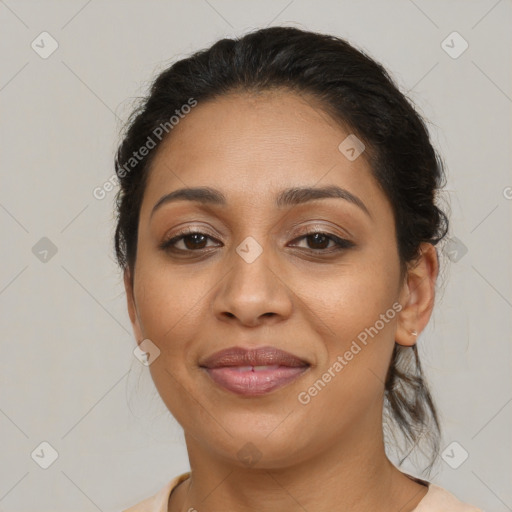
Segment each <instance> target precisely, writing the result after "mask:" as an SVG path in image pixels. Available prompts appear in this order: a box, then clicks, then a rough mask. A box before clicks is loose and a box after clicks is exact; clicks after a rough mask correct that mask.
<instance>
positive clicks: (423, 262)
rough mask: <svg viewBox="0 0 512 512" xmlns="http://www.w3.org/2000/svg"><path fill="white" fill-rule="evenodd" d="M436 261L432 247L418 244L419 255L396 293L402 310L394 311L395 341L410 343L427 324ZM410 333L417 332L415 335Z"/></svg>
mask: <svg viewBox="0 0 512 512" xmlns="http://www.w3.org/2000/svg"><path fill="white" fill-rule="evenodd" d="M438 271H439V264H438V259H437V253H436V249H435V247H434V246H433V245H432V244H430V243H426V242H425V243H423V244H421V246H420V255H419V257H418V259H417V260H416V261H415V263H414V264H413V266H412V267H410V268H409V269H408V270H407V275H406V276H405V279H404V284H403V286H402V290H401V292H400V298H399V301H400V304H402V310H401V311H400V313H399V314H398V326H397V330H396V333H395V342H396V343H397V344H398V345H403V346H408V347H410V346H412V345H414V344H415V343H416V340H417V338H418V335H419V333H420V332H421V331H422V330H423V329H424V328H425V326H426V325H427V323H428V321H429V319H430V316H431V314H432V310H433V309H434V299H435V285H436V279H437V275H438ZM414 332H416V333H417V334H416V335H415V334H414Z"/></svg>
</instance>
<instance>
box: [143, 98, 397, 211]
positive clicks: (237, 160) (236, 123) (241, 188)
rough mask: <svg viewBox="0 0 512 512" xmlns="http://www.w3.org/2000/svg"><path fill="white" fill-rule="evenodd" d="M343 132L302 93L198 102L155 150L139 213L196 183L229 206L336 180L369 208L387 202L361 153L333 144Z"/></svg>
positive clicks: (346, 132)
mask: <svg viewBox="0 0 512 512" xmlns="http://www.w3.org/2000/svg"><path fill="white" fill-rule="evenodd" d="M349 135H351V133H350V130H349V129H347V128H344V127H342V126H341V125H340V123H338V122H336V121H335V120H334V119H333V118H332V117H330V116H329V115H328V114H327V113H326V112H325V111H324V110H323V109H322V108H321V106H320V104H319V103H318V101H317V100H316V99H315V98H313V97H311V96H306V95H302V94H301V95H298V94H295V93H291V92H285V91H270V92H269V91H266V92H264V93H258V94H244V93H241V94H229V95H226V96H222V97H218V98H216V99H214V100H209V101H206V102H203V103H201V102H199V103H198V105H197V106H196V107H194V108H193V109H192V111H191V112H190V113H189V114H187V115H185V116H184V117H183V118H182V119H180V121H179V123H178V124H177V125H175V126H174V127H173V129H172V132H171V133H170V135H169V136H168V138H167V139H166V140H164V142H163V143H162V145H161V146H160V148H159V149H158V153H157V155H155V159H154V160H153V164H152V167H151V170H150V175H149V179H148V182H147V185H146V190H145V194H144V201H143V206H142V211H141V217H144V216H149V214H150V210H151V208H152V207H153V205H154V204H155V203H156V202H157V201H158V200H159V199H160V197H161V196H162V195H163V194H166V193H169V192H171V191H173V190H176V189H178V188H183V187H195V186H210V187H212V188H216V189H220V190H222V191H223V193H224V195H225V196H226V198H227V202H228V203H229V204H232V205H238V206H240V205H244V206H248V205H254V206H257V205H259V206H260V207H264V206H265V205H268V206H269V207H272V208H273V207H274V197H275V196H277V194H278V193H279V191H280V190H282V189H284V188H289V187H300V186H310V187H313V186H325V185H332V184H335V185H339V186H341V187H343V188H345V189H347V190H349V191H350V192H351V193H353V194H354V195H357V196H359V197H364V198H365V199H363V201H364V202H365V203H366V205H367V207H368V209H369V210H373V211H377V210H378V209H379V207H380V208H389V205H386V198H385V197H384V195H383V194H382V192H381V190H380V187H379V186H378V184H377V182H376V181H375V179H374V178H373V176H372V174H371V172H370V168H369V165H368V163H367V161H366V159H365V158H364V152H363V153H362V155H361V156H360V157H358V158H356V159H355V160H349V159H348V158H347V157H346V156H345V154H343V153H342V152H341V151H340V149H339V145H340V144H341V143H342V142H343V141H344V140H345V139H346V138H347V137H348V136H349ZM379 203H380V204H379Z"/></svg>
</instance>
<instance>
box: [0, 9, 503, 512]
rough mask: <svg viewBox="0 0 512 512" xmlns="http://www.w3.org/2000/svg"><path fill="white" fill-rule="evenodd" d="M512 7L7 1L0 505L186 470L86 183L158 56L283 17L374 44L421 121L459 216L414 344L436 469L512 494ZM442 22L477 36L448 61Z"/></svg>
mask: <svg viewBox="0 0 512 512" xmlns="http://www.w3.org/2000/svg"><path fill="white" fill-rule="evenodd" d="M511 21H512V5H511V2H510V0H501V1H496V0H485V1H483V0H482V1H472V2H468V1H441V0H438V1H420V0H416V1H415V2H413V1H410V0H407V1H406V0H402V1H398V0H395V1H386V2H382V1H377V0H375V1H359V2H346V1H338V2H335V1H325V0H324V1H318V0H317V1H315V2H305V1H300V0H292V1H290V0H283V1H273V2H271V1H258V2H256V1H252V2H240V1H239V2H236V1H224V0H209V1H206V0H193V1H188V2H178V1H168V2H163V1H154V0H153V1H146V2H142V1H137V2H134V1H126V0H124V1H120V0H119V1H101V0H91V1H85V0H80V1H67V2H61V1H53V2H52V1H37V2H36V1H32V2H29V1H15V0H5V1H0V22H1V30H0V40H1V43H2V47H1V52H2V74H1V79H0V106H1V124H0V130H1V133H0V144H1V155H2V160H1V187H0V226H1V229H2V243H1V256H2V260H1V261H2V264H1V268H0V321H1V327H2V328H1V336H2V341H1V343H2V344H1V349H2V350H1V354H2V357H1V358H0V436H1V437H0V446H1V458H2V459H1V464H0V510H3V511H28V510H38V511H42V510H52V511H54V512H64V511H67V510H84V511H95V510H101V511H105V512H107V511H115V510H120V509H122V508H124V507H127V506H129V505H132V504H134V503H136V502H138V501H140V500H142V499H143V498H145V497H147V496H149V495H151V494H153V493H155V492H157V491H158V490H159V489H160V488H161V487H162V486H163V485H164V484H165V483H166V482H168V481H169V480H170V479H171V478H172V477H174V476H175V475H177V474H179V473H181V472H183V471H186V470H188V469H189V466H188V458H187V453H186V448H185V445H184V441H183V433H182V430H181V427H180V426H179V425H178V424H177V423H176V422H175V420H173V418H172V417H171V416H170V414H169V413H168V412H167V410H166V409H165V406H164V405H163V404H162V403H161V401H160V398H159V396H158V395H157V393H156V391H155V389H154V386H153V384H152V381H151V379H150V376H149V371H148V369H147V368H146V367H144V366H143V365H142V364H141V363H140V362H139V361H138V360H137V359H136V358H135V357H134V356H133V354H132V351H133V349H134V348H135V340H134V337H133V333H132V330H131V325H130V323H129V319H128V315H127V312H126V302H125V296H124V289H123V286H122V278H121V275H120V273H119V272H118V269H117V267H116V266H115V263H114V258H113V252H112V245H111V239H112V236H113V233H114V218H113V198H114V195H115V191H112V192H110V193H109V194H107V197H106V198H105V199H103V200H97V199H95V198H94V197H93V190H94V188H95V187H97V186H101V185H102V184H103V183H104V182H105V181H106V180H108V179H109V178H110V177H111V176H112V173H113V155H114V150H115V147H116V144H117V143H118V141H119V135H118V133H119V129H120V127H121V125H122V122H123V121H124V120H125V119H126V117H127V115H128V114H129V112H130V108H131V107H132V105H133V100H134V99H135V98H136V97H137V96H140V95H142V94H144V93H145V92H146V88H147V86H148V84H149V83H150V81H151V79H152V78H153V77H154V76H155V74H156V73H157V72H158V71H160V70H162V69H163V68H164V67H166V66H167V65H168V64H170V63H171V62H172V61H174V60H176V59H178V58H180V57H183V56H185V55H187V54H189V53H190V52H192V51H194V50H197V49H200V48H202V47H205V46H208V45H210V44H211V43H213V42H214V41H215V40H216V39H218V38H220V37H224V36H234V35H239V34H242V33H244V32H245V31H247V30H249V29H253V28H257V27H264V26H267V25H281V24H286V25H294V26H298V27H303V28H306V29H311V30H317V31H321V32H328V33H332V34H335V35H339V36H342V37H345V38H347V39H348V40H349V41H350V42H352V43H353V44H355V45H357V46H358V47H359V48H362V49H364V50H366V51H368V52H369V53H370V54H371V55H372V56H373V57H375V58H376V59H377V60H379V61H380V62H382V63H383V64H384V65H385V66H386V67H387V68H388V69H389V70H390V72H391V74H392V75H393V77H394V78H395V79H396V80H397V82H398V84H399V86H400V88H401V89H402V91H403V92H408V94H409V97H410V98H411V99H412V100H413V101H414V102H415V104H416V105H417V107H418V109H419V110H420V112H421V113H422V114H423V115H424V116H425V117H426V118H427V119H429V121H430V124H429V129H430V131H431V133H432V137H433V140H434V143H435V144H436V145H437V147H438V148H439V150H440V152H441V153H442V155H443V157H444V160H445V162H446V165H447V172H448V185H447V187H446V192H445V195H444V198H445V201H448V202H449V203H450V204H451V223H452V224H451V227H452V231H451V233H450V239H447V242H446V243H445V244H444V245H443V249H442V250H443V254H444V255H445V258H444V263H443V274H442V275H441V282H440V284H439V294H438V298H437V300H438V302H437V305H436V308H435V311H434V315H433V318H432V319H431V322H430V324H429V326H428V327H427V329H426V330H425V331H424V332H423V333H422V334H421V336H420V338H419V345H420V349H421V354H422V356H423V363H424V366H425V369H426V373H427V376H428V378H429V379H430V382H431V385H432V388H433V393H434V396H435V399H436V401H437V405H438V407H439V410H440V413H441V418H442V421H443V426H444V430H445V437H444V440H443V450H444V449H445V448H446V447H449V445H450V444H451V443H453V442H457V443H458V444H457V445H452V446H451V447H450V448H449V449H448V451H447V452H446V453H445V459H446V461H445V460H444V459H440V462H439V464H438V465H437V466H436V467H435V469H434V471H433V473H432V478H431V479H432V481H434V482H435V483H437V484H438V485H441V486H443V487H445V488H447V489H448V490H450V491H451V492H452V493H454V494H455V495H457V496H458V497H459V498H460V499H463V500H464V501H468V502H470V503H474V504H475V505H478V506H480V507H481V508H484V509H485V510H487V512H491V511H496V512H501V511H507V510H512V478H511V476H512V466H511V465H512V462H511V461H512V457H511V455H512V443H511V431H512V429H511V426H512V421H511V418H512V386H511V380H510V371H511V350H510V346H511V343H510V341H511V340H510V332H511V327H512V325H511V308H512V302H511V301H512V286H511V281H512V280H511V267H510V254H511V249H512V247H511V245H512V244H511V237H510V233H511V212H512V200H511V199H509V198H510V197H512V188H510V187H512V176H511V173H510V169H511V149H510V148H511V137H510V135H511V130H510V127H511V115H510V114H511V104H512V99H511V97H512V77H511V69H512V66H511V63H512V58H511V57H512V56H511V53H512V30H511V26H512V24H511ZM43 31H47V32H49V33H50V34H51V36H52V37H53V38H54V39H55V40H56V41H57V42H58V45H59V46H58V48H57V50H56V51H55V52H54V53H53V54H51V55H50V56H49V57H47V58H42V57H41V56H40V55H39V54H38V53H36V51H35V50H34V49H33V48H32V47H31V43H32V41H34V40H35V41H36V43H37V42H38V41H39V45H40V46H44V47H45V49H46V50H47V49H48V48H49V42H48V41H49V40H48V39H46V40H45V41H46V42H44V43H41V38H39V37H38V36H39V34H40V33H41V32H43ZM453 31H457V32H458V33H459V34H460V35H461V36H462V37H463V38H464V40H466V41H467V43H468V44H469V47H468V49H467V50H466V51H465V52H464V53H462V54H461V55H460V56H458V58H452V57H451V56H450V55H448V53H446V51H445V50H444V49H443V47H442V42H443V40H445V39H446V38H447V36H448V35H449V34H451V33H452V32H453ZM450 41H451V40H450V39H448V44H450V45H451V46H453V47H454V49H452V51H454V50H457V49H460V48H461V46H460V44H461V41H460V40H459V41H458V42H457V41H454V42H453V43H452V42H450ZM507 187H509V188H507ZM44 237H46V238H44ZM41 239H43V240H41ZM52 248H53V252H52ZM45 250H48V252H47V253H45V252H44V251H45ZM55 251H56V252H55ZM466 251H467V252H466ZM54 252H55V254H53V253H54ZM43 441H46V442H48V443H50V445H51V446H52V447H53V448H54V449H55V450H56V451H57V452H58V458H57V460H56V461H55V462H54V463H53V464H52V465H51V466H50V467H48V468H47V469H42V468H41V467H40V465H39V464H38V463H36V461H35V460H34V459H33V458H32V457H31V453H33V452H34V450H36V453H39V454H40V459H39V460H42V459H44V457H48V456H49V453H50V452H49V451H48V449H45V448H44V445H43V452H41V448H40V447H39V445H40V443H41V442H43ZM38 447H39V448H38ZM38 450H39V451H38ZM45 450H46V451H45ZM462 450H465V451H466V452H468V454H469V457H468V459H467V460H465V461H464V462H463V463H462V464H460V465H459V467H458V468H457V469H454V468H453V467H452V466H454V465H458V464H459V463H460V461H461V460H462V458H463V456H464V451H462ZM43 453H44V455H42V454H43ZM446 454H447V456H446ZM34 458H35V459H36V460H38V459H37V457H36V456H34ZM447 461H449V463H448V462H447ZM404 468H406V469H407V466H405V467H404ZM410 472H412V473H414V469H412V468H411V469H410Z"/></svg>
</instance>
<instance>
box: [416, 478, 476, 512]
mask: <svg viewBox="0 0 512 512" xmlns="http://www.w3.org/2000/svg"><path fill="white" fill-rule="evenodd" d="M413 512H483V511H482V510H481V509H479V508H477V507H474V506H473V505H469V504H468V503H465V502H463V501H460V500H459V499H458V498H457V497H456V496H454V495H453V494H452V493H450V492H449V491H447V490H446V489H443V488H442V487H439V486H438V485H435V484H432V483H430V484H429V486H428V492H427V494H425V496H424V497H423V499H422V500H421V501H420V502H419V504H418V506H417V507H416V508H415V509H414V511H413Z"/></svg>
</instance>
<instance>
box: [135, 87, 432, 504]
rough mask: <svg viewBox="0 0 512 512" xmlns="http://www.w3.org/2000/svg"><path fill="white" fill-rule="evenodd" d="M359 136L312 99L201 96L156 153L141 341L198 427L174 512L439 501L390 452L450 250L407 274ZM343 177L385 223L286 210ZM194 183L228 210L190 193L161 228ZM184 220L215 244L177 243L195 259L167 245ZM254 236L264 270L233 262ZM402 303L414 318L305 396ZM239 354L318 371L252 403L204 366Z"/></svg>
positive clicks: (138, 319)
mask: <svg viewBox="0 0 512 512" xmlns="http://www.w3.org/2000/svg"><path fill="white" fill-rule="evenodd" d="M349 133H350V132H349V131H347V130H345V129H343V128H342V127H341V126H340V125H339V124H338V123H336V122H334V120H333V119H332V118H330V117H329V116H328V115H327V114H326V113H325V112H323V111H322V110H321V109H320V108H319V105H317V104H316V103H315V102H314V101H313V99H312V98H308V97H306V96H299V95H297V94H294V93H291V92H286V91H273V92H265V93H263V94H258V95H249V94H230V95H229V96H223V97H221V98H217V99H215V100H212V101H209V102H204V103H199V104H198V105H197V106H196V107H195V108H194V109H193V110H192V111H191V112H190V113H189V114H188V115H187V116H186V117H185V118H184V119H182V120H181V121H180V123H179V124H178V125H176V126H175V127H174V129H173V131H172V133H171V136H170V137H169V138H168V139H167V140H166V141H165V143H164V144H163V145H162V146H161V147H160V148H159V150H158V153H157V154H156V157H155V160H154V162H153V165H152V168H151V173H150V175H149V181H148V183H147V188H146V190H145V194H144V199H143V203H142V206H141V211H140V220H139V233H138V252H137V259H136V264H135V271H134V275H133V286H132V283H131V279H132V275H131V274H130V271H129V270H127V271H126V272H125V287H126V293H127V304H128V311H129V315H130V319H131V323H132V326H133V330H134V334H135V337H136V339H137V341H138V342H139V343H140V342H141V341H142V340H144V339H146V338H149V339H150V340H151V341H152V342H153V343H154V344H155V345H157V346H158V348H159V349H160V351H161V353H160V356H159V357H158V358H157V359H156V360H155V361H154V362H153V363H152V364H151V365H150V367H149V368H150V371H151V375H152V378H153V380H154V382H155V385H156V388H157V390H158V392H159V394H160V396H161V397H162V399H163V401H164V402H165V404H166V406H167V407H168V409H169V411H170V412H171V413H172V415H173V416H174V417H175V418H176V419H177V421H178V422H179V423H180V424H181V426H182V427H183V429H184V432H185V439H186V443H187V450H188V453H189V460H190V467H191V470H192V476H191V477H190V478H189V479H187V480H186V481H184V482H183V483H181V484H180V485H179V486H178V487H177V488H176V489H175V491H174V492H173V493H172V495H171V497H170V500H169V512H175V511H186V510H189V509H190V508H192V507H193V508H195V509H196V510H197V511H199V512H201V511H206V510H208V511H209V512H215V511H221V510H237V511H249V510H258V511H261V512H266V511H272V512H274V511H275V510H287V511H292V512H294V511H301V512H303V511H304V510H308V512H316V511H325V510H350V511H355V512H358V511H367V510H372V509H374V510H377V509H378V510H380V511H384V512H385V511H393V512H396V511H398V510H400V512H408V511H411V510H413V509H414V508H415V507H416V505H417V504H418V503H419V502H420V501H421V499H422V498H423V497H424V495H425V494H426V492H427V487H425V486H423V485H421V484H419V483H416V482H415V481H413V480H412V479H410V478H408V477H407V476H405V475H404V474H403V473H402V472H400V471H399V470H398V469H397V468H396V467H395V466H394V465H393V464H392V463H391V462H390V461H389V460H388V459H387V457H386V455H385V451H384V441H383V434H382V407H383V396H384V395H383V393H384V380H385V376H386V372H387V369H388V366H389V361H390V358H391V354H392V350H393V346H394V344H395V341H396V343H399V344H401V345H405V346H412V345H414V343H416V340H417V336H414V335H413V334H411V331H414V330H416V331H417V332H418V333H420V332H421V330H422V329H423V328H424V327H425V325H426V324H427V322H428V320H429V318H430V315H431V312H432V308H433V305H434V294H435V281H436V278H437V273H438V262H437V255H436V252H435V249H434V247H433V246H432V245H430V244H423V245H422V247H421V256H420V258H419V260H418V262H417V263H416V264H415V265H414V266H411V267H410V268H409V269H408V272H407V275H406V276H405V277H404V279H401V278H400V277H401V276H400V268H399V258H398V252H397V247H396V233H395V228H394V219H393V213H392V209H391V205H390V203H389V201H388V199H387V198H386V196H385V195H384V193H383V192H382V190H381V189H380V187H379V185H378V183H377V181H376V180H375V179H374V178H373V176H372V175H371V172H370V168H369V166H368V163H367V161H366V160H365V158H364V153H363V154H362V155H361V156H360V157H358V158H357V159H356V160H354V161H350V160H348V159H347V158H346V157H345V156H344V155H343V154H342V153H341V152H340V151H339V150H338V145H339V144H340V142H341V141H343V140H344V139H345V138H346V137H347V135H348V134H349ZM330 184H334V185H338V186H340V187H343V188H345V189H347V190H349V191H350V192H351V193H353V194H355V195H356V196H358V197H359V198H360V199H361V200H362V201H363V202H364V204H365V205H366V207H367V208H368V210H369V213H370V215H367V214H366V213H365V212H364V211H363V210H361V209H360V208H358V207H357V206H356V205H354V204H352V203H350V202H349V201H346V200H343V199H338V198H328V199H318V200H315V201H311V202H308V203H304V204H302V205H297V206H292V207H286V208H276V207H275V206H274V197H275V196H276V195H277V194H278V193H279V191H281V190H282V189H284V188H288V187H293V186H299V187H300V186H313V187H315V186H324V185H330ZM185 186H188V187H193V186H210V187H213V188H216V189H218V190H220V191H222V193H223V194H224V195H225V196H226V199H227V205H226V206H217V205H201V204H199V203H195V202H190V201H186V200H182V201H179V202H176V203H169V204H166V205H164V206H162V207H161V208H160V209H158V210H157V211H156V212H155V214H154V215H153V216H152V217H151V218H150V213H151V209H152V208H153V206H154V205H155V203H156V202H157V201H158V200H159V199H160V197H162V196H163V195H164V194H166V193H169V192H172V191H174V190H176V189H178V188H182V187H185ZM183 227H190V228H194V229H193V230H194V231H198V232H201V233H205V234H206V235H207V236H208V237H210V238H207V239H206V240H204V239H201V240H199V242H197V241H196V242H195V245H194V239H190V237H189V238H188V239H185V240H184V239H182V240H181V241H178V242H176V244H175V246H176V247H177V248H178V249H182V250H183V251H187V250H188V252H186V253H185V252H184V253H182V254H176V253H172V252H166V251H164V250H162V249H160V248H159V247H158V246H159V244H160V243H161V242H162V241H164V240H165V239H166V238H170V237H172V236H173V235H174V234H177V233H179V230H180V229H181V228H183ZM307 228H312V229H313V228H320V229H315V232H325V233H327V234H328V235H335V236H338V237H340V238H345V239H348V240H350V241H352V242H353V243H354V244H355V246H354V247H352V248H348V249H342V250H340V251H338V252H332V250H331V247H335V244H334V242H332V241H328V240H329V239H327V241H325V240H324V241H322V240H320V241H318V240H317V241H315V239H311V237H309V238H308V237H306V238H304V233H305V232H306V229H307ZM249 236H250V237H253V238H254V239H255V240H257V242H258V243H259V244H260V246H261V248H262V250H263V252H262V254H261V255H260V256H259V257H258V258H257V259H256V260H255V261H253V262H252V263H247V262H246V261H245V260H244V259H242V258H241V257H240V256H239V255H238V254H237V252H236V251H235V249H236V248H237V247H238V246H239V245H240V244H241V242H242V241H243V240H244V239H245V238H246V237H249ZM187 240H188V242H187ZM322 244H323V245H322ZM205 246H207V248H206V249H205V248H204V247H205ZM195 247H199V248H195ZM308 249H309V251H308ZM314 251H316V253H315V254H313V253H314ZM322 251H323V252H322ZM329 253H330V254H329ZM395 302H399V303H400V304H401V305H402V310H401V311H400V313H399V314H397V315H396V316H395V317H394V319H393V320H390V321H389V322H388V323H387V324H385V327H384V328H383V329H381V330H380V331H379V332H378V334H377V335H376V336H374V337H373V338H369V340H370V341H369V342H368V344H367V346H365V347H364V348H363V349H362V350H361V351H360V352H359V353H358V354H357V355H356V356H354V358H353V359H352V360H351V361H350V362H349V363H348V364H347V365H346V366H345V367H344V368H343V370H342V371H341V372H339V373H338V374H337V375H336V377H335V378H333V379H332V380H331V381H330V382H329V383H328V384H327V385H326V386H325V388H324V389H323V390H322V391H321V392H320V393H318V395H317V396H315V397H314V398H312V399H311V401H310V403H308V404H307V405H303V404H301V403H299V401H298V398H297V397H298V394H299V393H300V392H301V391H305V390H307V389H308V388H309V387H310V386H312V385H313V384H314V383H315V382H316V381H317V380H318V379H319V378H321V376H322V374H323V373H325V371H326V370H327V369H328V368H329V367H331V366H332V365H333V363H334V362H335V361H336V358H337V357H338V356H339V355H343V354H344V353H345V352H346V351H347V350H348V349H349V348H350V345H351V343H352V341H353V340H354V339H356V338H357V335H358V334H359V333H360V332H361V331H363V330H364V329H365V328H367V327H370V326H373V325H374V324H375V322H376V320H378V319H379V315H381V314H384V313H386V311H388V310H389V309H390V308H391V306H392V304H393V303H395ZM235 345H239V346H244V347H260V346H266V345H273V346H276V347H278V348H281V349H283V350H286V351H288V352H291V353H293V354H295V355H297V356H299V357H301V358H303V359H306V360H307V361H309V362H310V363H311V366H310V368H309V369H308V371H307V372H305V373H304V374H303V375H302V376H301V377H300V378H299V379H297V380H295V381H293V382H291V383H289V384H287V385H286V386H285V387H282V388H279V389H277V390H275V391H273V392H271V393H269V394H267V395H265V396H262V397H246V396H238V395H235V394H233V393H230V392H229V391H227V390H225V389H223V388H220V387H218V386H217V385H216V384H215V383H213V381H212V380H211V379H210V378H209V376H208V375H207V374H206V373H205V372H204V371H203V370H202V369H201V368H199V366H198V361H199V360H200V359H202V358H205V357H206V356H208V355H211V354H213V353H214V352H217V351H218V350H221V349H225V348H228V347H232V346H235ZM249 442H250V443H252V444H253V445H254V446H255V447H256V448H257V450H258V451H259V452H260V454H261V458H260V459H259V460H258V462H257V463H256V464H255V465H253V466H249V465H248V464H246V463H245V462H244V461H242V460H240V459H239V457H238V456H237V452H238V451H239V450H240V449H241V448H242V447H244V445H246V443H249Z"/></svg>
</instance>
